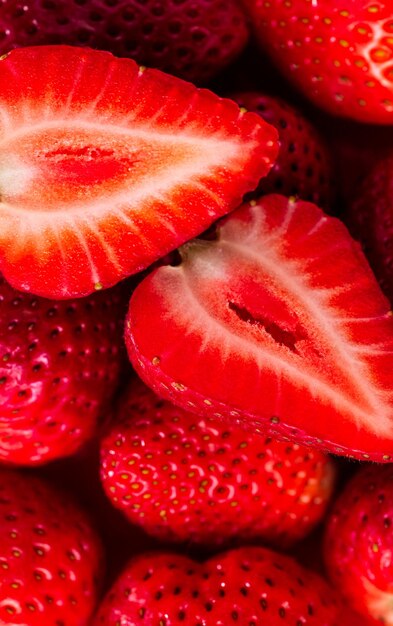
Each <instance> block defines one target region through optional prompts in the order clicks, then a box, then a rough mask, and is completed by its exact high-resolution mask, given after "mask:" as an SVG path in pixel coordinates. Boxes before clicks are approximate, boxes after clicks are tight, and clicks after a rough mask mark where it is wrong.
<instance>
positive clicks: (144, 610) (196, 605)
mask: <svg viewBox="0 0 393 626" xmlns="http://www.w3.org/2000/svg"><path fill="white" fill-rule="evenodd" d="M341 610H342V608H341V603H340V601H339V600H337V598H336V596H335V595H334V593H333V591H332V590H331V589H330V588H329V587H328V585H327V584H326V582H325V581H323V580H322V579H321V578H320V577H319V576H317V575H316V574H313V573H311V572H309V571H307V570H306V569H305V568H303V567H301V566H300V565H299V564H298V563H297V562H296V561H295V560H293V559H292V558H290V557H288V556H283V555H280V554H278V553H275V552H273V551H271V550H267V549H265V548H258V547H250V548H240V549H237V550H231V551H228V552H224V553H223V554H220V555H218V556H216V557H214V558H212V559H210V560H209V561H207V562H206V563H204V564H200V563H196V562H194V561H191V560H190V559H189V558H187V557H185V556H180V555H178V554H174V553H172V554H171V553H169V552H168V553H167V552H157V553H150V554H146V555H141V556H139V557H137V558H135V559H133V560H132V561H131V562H130V563H129V565H128V566H127V567H126V569H125V570H124V571H123V573H122V574H121V576H120V577H119V579H118V580H117V582H115V584H114V586H113V587H112V589H111V591H110V592H109V594H108V596H107V597H106V599H105V600H104V602H103V604H102V607H101V609H100V610H99V612H98V615H97V618H96V620H95V622H94V626H101V625H103V624H105V626H117V624H132V625H133V626H156V625H158V624H160V625H161V624H162V625H168V626H169V625H170V626H183V624H189V625H190V626H191V624H192V625H194V624H195V626H197V625H198V626H199V625H201V626H202V625H203V626H224V625H225V626H230V624H242V626H243V625H244V626H246V625H247V626H249V625H250V626H251V625H254V626H257V625H258V626H259V624H261V625H262V624H266V625H269V626H284V625H285V624H288V625H289V624H290V625H291V626H292V625H295V624H296V626H298V625H299V626H300V625H301V626H308V625H309V626H312V625H314V624H315V625H316V624H318V626H333V625H334V626H339V624H340V622H338V621H337V618H338V616H339V615H340V612H341Z"/></svg>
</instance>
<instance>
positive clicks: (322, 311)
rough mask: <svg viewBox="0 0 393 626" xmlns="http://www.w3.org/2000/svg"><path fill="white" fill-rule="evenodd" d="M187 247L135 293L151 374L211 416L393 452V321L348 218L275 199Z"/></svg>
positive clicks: (139, 355)
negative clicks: (342, 220)
mask: <svg viewBox="0 0 393 626" xmlns="http://www.w3.org/2000/svg"><path fill="white" fill-rule="evenodd" d="M181 254H182V258H183V262H182V263H181V264H180V265H178V266H176V267H162V268H159V269H158V270H156V271H155V272H153V273H152V274H151V275H150V276H149V277H147V278H146V279H145V280H144V281H143V282H142V283H141V284H140V285H139V286H138V288H137V289H136V291H135V292H134V295H133V298H132V299H131V304H130V310H129V317H128V324H127V326H128V328H127V331H126V340H127V345H128V350H129V355H130V357H131V359H132V362H133V364H134V366H135V367H136V369H137V371H138V372H139V373H140V375H141V377H142V378H144V379H145V380H146V381H147V382H148V383H149V384H150V385H151V386H153V388H154V389H155V390H157V392H158V393H159V394H161V395H164V396H165V397H167V398H168V399H170V400H172V401H173V402H175V403H179V404H180V405H181V406H183V407H184V408H186V409H188V410H190V409H191V410H195V411H201V412H202V414H203V415H208V416H211V417H214V415H216V414H217V415H219V416H224V417H226V418H227V419H233V417H236V418H238V419H240V420H241V421H243V422H244V423H245V424H247V425H248V426H249V427H254V428H255V427H256V428H262V429H266V428H269V429H273V431H272V430H271V432H276V433H280V434H282V435H286V436H292V437H296V438H300V439H304V440H308V441H313V443H314V444H315V443H318V444H319V445H321V444H323V443H324V444H325V446H326V447H327V448H328V449H330V450H332V451H334V452H338V453H343V452H344V451H347V453H348V452H351V453H353V454H354V455H355V456H360V457H362V456H363V458H369V456H370V454H375V455H377V456H378V457H379V458H381V459H382V460H389V459H390V455H391V453H392V443H391V440H392V423H391V420H392V407H391V403H392V400H391V388H392V387H391V385H392V383H391V380H390V377H391V371H392V370H391V367H390V366H389V362H390V360H391V346H392V342H393V334H392V333H393V328H392V324H393V319H392V317H391V315H390V312H389V304H388V302H387V300H386V299H385V298H384V297H383V295H382V293H381V292H380V290H379V288H378V285H377V282H376V280H375V278H374V277H373V275H372V273H371V271H370V269H369V267H368V266H367V264H366V262H365V259H364V257H363V256H362V254H361V252H360V249H359V247H358V246H357V245H356V244H355V243H354V242H353V241H352V240H351V238H350V236H349V234H348V233H347V231H346V230H345V228H344V226H343V225H342V224H341V223H340V222H339V221H338V220H336V219H333V218H328V217H327V216H325V215H324V214H323V213H322V212H321V211H320V210H319V209H317V208H316V207H315V206H313V205H311V204H307V203H303V202H298V203H296V202H294V201H292V200H289V201H288V200H287V199H285V198H283V197H280V196H267V197H265V198H263V199H262V200H261V201H260V203H259V204H256V203H252V204H251V205H244V206H243V208H241V209H239V210H238V211H236V212H235V213H233V214H232V215H231V216H230V217H229V218H227V219H226V220H225V221H224V223H223V224H222V225H221V226H220V227H219V231H218V239H217V241H215V242H207V241H196V242H191V243H188V244H186V245H185V246H184V247H183V249H182V251H181ZM333 258H334V263H332V259H333ZM160 316H161V317H162V321H161V322H160V321H159V317H160ZM163 328H165V332H163V330H162V329H163ZM213 372H214V375H211V373H213ZM312 414H315V415H317V416H318V419H317V420H310V415H312ZM232 416H233V417H232ZM332 424H335V426H334V427H332ZM328 425H329V426H328ZM333 433H334V435H333ZM308 438H310V439H308Z"/></svg>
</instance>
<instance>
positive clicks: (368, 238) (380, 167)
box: [348, 153, 393, 303]
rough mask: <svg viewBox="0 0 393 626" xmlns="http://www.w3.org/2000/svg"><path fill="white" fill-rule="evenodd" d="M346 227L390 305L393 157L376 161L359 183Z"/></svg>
mask: <svg viewBox="0 0 393 626" xmlns="http://www.w3.org/2000/svg"><path fill="white" fill-rule="evenodd" d="M348 223H349V226H350V228H351V229H352V230H353V232H354V234H355V235H356V236H357V237H358V238H359V239H360V241H361V242H362V244H363V246H364V250H365V253H366V255H367V257H368V259H369V261H370V264H371V266H372V268H373V270H374V271H375V274H376V276H377V277H378V279H379V280H380V283H381V286H382V288H383V290H384V291H385V293H386V295H387V296H388V297H389V299H390V301H391V302H392V303H393V153H389V154H388V155H387V156H385V157H383V158H382V159H380V160H379V161H377V162H376V163H375V164H374V167H373V168H372V169H371V171H370V172H369V173H368V175H367V176H366V177H365V178H364V180H363V181H362V184H361V185H360V187H359V189H358V190H357V193H356V197H355V199H354V200H353V202H352V203H351V204H350V206H349V215H348Z"/></svg>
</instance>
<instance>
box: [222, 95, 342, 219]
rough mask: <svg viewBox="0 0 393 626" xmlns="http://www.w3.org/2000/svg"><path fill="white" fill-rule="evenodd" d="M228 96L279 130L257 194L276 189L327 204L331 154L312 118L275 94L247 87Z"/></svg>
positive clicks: (331, 191) (330, 185) (330, 175)
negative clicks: (274, 154) (275, 153)
mask: <svg viewBox="0 0 393 626" xmlns="http://www.w3.org/2000/svg"><path fill="white" fill-rule="evenodd" d="M231 97H232V98H233V99H234V100H236V102H237V103H238V104H240V106H242V107H245V108H246V109H247V110H248V111H253V112H255V113H259V115H260V116H261V117H263V119H264V120H265V121H266V122H269V124H272V125H273V126H275V127H276V128H277V130H278V133H279V141H280V151H279V154H278V158H277V160H276V162H275V164H274V165H273V167H272V169H271V170H270V172H269V174H268V175H267V176H266V178H264V179H262V180H261V182H260V184H259V186H258V190H257V193H256V195H257V194H258V193H259V194H261V193H269V192H277V193H282V194H284V195H288V196H298V197H299V198H302V199H303V200H310V201H311V202H315V204H318V206H322V207H326V208H329V207H330V204H331V202H332V200H333V183H332V168H331V161H330V154H329V152H328V149H327V146H326V145H325V142H324V140H323V138H322V137H321V136H320V134H319V132H318V130H317V129H316V128H314V126H313V125H312V124H311V122H309V120H308V119H307V118H306V117H305V116H304V115H303V114H302V113H301V112H300V111H299V110H297V109H295V108H294V107H293V106H291V105H289V104H288V103H287V102H285V101H284V100H282V99H281V98H278V97H277V96H270V95H268V94H264V93H260V92H257V91H248V92H244V93H236V94H233V95H232V96H231Z"/></svg>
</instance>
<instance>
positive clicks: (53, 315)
mask: <svg viewBox="0 0 393 626" xmlns="http://www.w3.org/2000/svg"><path fill="white" fill-rule="evenodd" d="M126 293H127V292H126ZM124 295H126V294H123V293H122V290H121V288H120V287H116V288H113V289H111V290H108V291H105V292H102V293H97V294H94V295H92V296H89V297H88V298H86V299H82V300H74V301H69V302H56V301H53V300H46V299H44V298H38V297H36V296H32V295H30V294H25V293H21V292H18V291H15V290H14V289H13V288H12V287H10V286H9V285H8V284H7V283H6V281H5V280H4V279H3V278H1V277H0V461H3V462H6V463H14V464H25V465H30V464H37V463H43V462H46V461H48V460H50V459H54V458H58V457H60V456H65V455H68V454H71V453H73V452H75V450H76V449H77V448H79V447H80V446H81V445H82V444H83V443H84V442H85V441H86V440H87V439H89V438H90V437H91V436H92V435H93V433H94V432H95V431H96V429H97V423H98V422H99V421H100V419H102V417H105V413H106V411H107V410H108V408H109V406H110V402H111V399H112V396H113V393H114V391H115V390H116V388H117V385H118V381H119V374H120V370H121V365H122V363H123V358H124V354H123V347H122V333H123V325H124V324H123V320H124V316H125V313H126V306H125V298H124Z"/></svg>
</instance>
